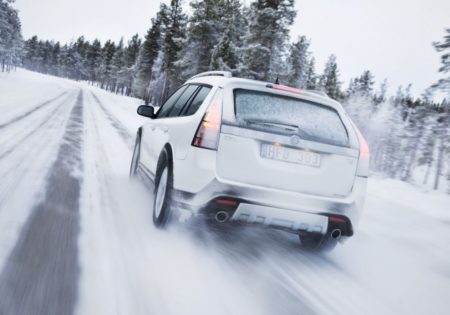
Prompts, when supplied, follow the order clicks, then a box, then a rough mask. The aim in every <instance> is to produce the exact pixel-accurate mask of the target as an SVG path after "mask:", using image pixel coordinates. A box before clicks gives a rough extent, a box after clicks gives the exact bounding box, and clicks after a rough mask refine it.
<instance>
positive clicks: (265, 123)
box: [245, 119, 299, 132]
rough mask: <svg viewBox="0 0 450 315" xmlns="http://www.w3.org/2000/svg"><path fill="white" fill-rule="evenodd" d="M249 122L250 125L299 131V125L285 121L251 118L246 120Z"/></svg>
mask: <svg viewBox="0 0 450 315" xmlns="http://www.w3.org/2000/svg"><path fill="white" fill-rule="evenodd" d="M245 122H246V123H247V124H250V125H261V126H266V127H275V128H278V129H283V130H286V131H292V132H297V131H298V130H299V127H298V126H297V125H293V124H289V123H284V122H278V121H267V120H258V119H251V120H245Z"/></svg>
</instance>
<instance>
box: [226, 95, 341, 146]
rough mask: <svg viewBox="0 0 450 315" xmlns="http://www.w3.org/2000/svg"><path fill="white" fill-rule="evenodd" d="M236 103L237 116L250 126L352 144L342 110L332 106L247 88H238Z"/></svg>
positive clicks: (244, 124)
mask: <svg viewBox="0 0 450 315" xmlns="http://www.w3.org/2000/svg"><path fill="white" fill-rule="evenodd" d="M234 102H235V111H236V119H237V121H238V123H239V124H240V125H243V126H245V127H246V128H250V129H256V130H262V131H269V132H273V133H280V134H287V135H294V134H295V135H298V136H299V137H301V138H303V139H305V140H311V141H317V142H322V143H327V144H332V145H339V146H348V134H347V130H346V128H345V126H344V124H343V123H342V120H341V118H340V117H339V114H338V112H337V111H336V110H334V109H332V108H330V107H328V106H325V105H321V104H318V103H314V102H309V101H305V100H300V99H298V98H294V97H286V96H281V95H277V94H273V93H267V92H260V91H252V90H244V89H236V90H234Z"/></svg>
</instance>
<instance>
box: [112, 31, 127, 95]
mask: <svg viewBox="0 0 450 315" xmlns="http://www.w3.org/2000/svg"><path fill="white" fill-rule="evenodd" d="M124 68H125V48H124V45H123V39H121V40H120V41H119V44H118V45H117V46H116V50H115V52H114V56H113V58H112V60H111V72H112V79H113V81H112V82H113V83H112V86H111V92H114V93H123V90H124V83H125V76H124V73H123V71H124Z"/></svg>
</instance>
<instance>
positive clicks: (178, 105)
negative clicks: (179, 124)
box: [167, 85, 199, 117]
mask: <svg viewBox="0 0 450 315" xmlns="http://www.w3.org/2000/svg"><path fill="white" fill-rule="evenodd" d="M198 88H199V86H198V85H188V87H187V89H186V90H184V92H183V94H181V96H180V97H179V98H178V100H177V101H176V102H175V104H174V105H173V106H172V109H171V110H170V112H169V113H168V114H167V117H176V116H179V115H180V113H181V111H182V110H183V107H184V106H185V105H186V104H187V103H188V102H189V100H190V99H191V97H192V96H193V95H194V93H195V91H197V89H198Z"/></svg>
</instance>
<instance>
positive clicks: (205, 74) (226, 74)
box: [189, 71, 233, 80]
mask: <svg viewBox="0 0 450 315" xmlns="http://www.w3.org/2000/svg"><path fill="white" fill-rule="evenodd" d="M212 76H218V77H225V78H231V77H233V75H232V74H231V72H230V71H207V72H202V73H199V74H197V75H194V76H193V77H192V78H190V79H189V80H192V79H196V78H201V77H212Z"/></svg>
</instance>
